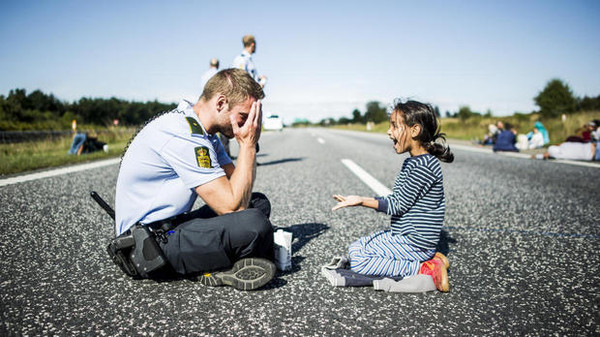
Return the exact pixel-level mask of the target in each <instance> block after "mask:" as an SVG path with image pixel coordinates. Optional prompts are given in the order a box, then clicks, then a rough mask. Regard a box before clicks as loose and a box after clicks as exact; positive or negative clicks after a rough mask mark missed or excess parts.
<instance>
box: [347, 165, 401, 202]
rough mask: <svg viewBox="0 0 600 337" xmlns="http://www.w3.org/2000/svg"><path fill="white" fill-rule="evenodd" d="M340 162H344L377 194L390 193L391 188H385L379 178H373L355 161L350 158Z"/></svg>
mask: <svg viewBox="0 0 600 337" xmlns="http://www.w3.org/2000/svg"><path fill="white" fill-rule="evenodd" d="M342 164H344V165H345V166H346V167H347V168H348V169H349V170H350V171H351V172H352V173H354V174H355V175H356V176H357V177H358V178H359V179H360V180H362V182H363V183H365V184H366V185H367V186H369V188H371V189H372V190H373V191H374V192H375V193H377V195H380V196H384V195H389V194H392V190H390V189H389V188H387V187H386V186H385V185H383V184H382V183H380V182H379V180H377V179H375V178H374V177H373V176H372V175H370V174H369V173H368V172H367V171H365V170H364V169H363V168H362V167H360V166H358V165H357V164H356V163H355V162H353V161H352V160H350V159H342Z"/></svg>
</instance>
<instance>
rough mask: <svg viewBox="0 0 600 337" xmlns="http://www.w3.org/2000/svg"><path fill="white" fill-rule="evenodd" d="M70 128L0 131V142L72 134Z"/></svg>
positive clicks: (44, 138) (42, 138)
mask: <svg viewBox="0 0 600 337" xmlns="http://www.w3.org/2000/svg"><path fill="white" fill-rule="evenodd" d="M72 134H73V132H72V131H70V130H62V131H54V130H52V131H50V130H47V131H0V144H11V143H25V142H33V141H36V140H48V139H57V138H61V137H66V136H69V135H72Z"/></svg>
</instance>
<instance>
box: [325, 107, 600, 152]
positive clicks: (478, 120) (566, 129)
mask: <svg viewBox="0 0 600 337" xmlns="http://www.w3.org/2000/svg"><path fill="white" fill-rule="evenodd" d="M538 119H539V116H538V115H537V114H531V115H517V116H507V117H489V118H486V117H472V118H470V119H468V120H466V121H461V120H459V119H458V118H442V119H441V125H442V132H444V133H446V137H447V138H450V139H461V140H474V139H479V140H481V139H483V135H484V134H485V133H487V130H488V125H489V124H495V123H496V121H498V120H501V121H503V122H505V123H506V122H508V123H511V124H512V125H514V126H516V129H517V131H518V133H523V134H526V133H527V132H529V131H531V130H532V129H533V125H534V124H535V122H536V121H537V120H538ZM592 119H600V111H590V112H580V113H576V114H572V115H569V116H567V119H566V120H565V121H564V122H563V121H562V120H561V118H560V117H558V118H551V119H544V120H542V123H543V124H544V126H545V127H546V129H547V130H548V133H549V135H550V143H551V144H559V143H561V142H564V141H565V139H566V138H567V137H569V136H571V135H575V134H577V132H578V129H579V128H581V127H582V126H583V125H584V124H585V123H587V122H589V121H590V120H592ZM388 127H389V124H388V122H383V123H379V124H375V125H374V126H373V128H372V129H371V130H370V131H367V129H366V126H365V125H364V124H347V125H336V126H334V128H336V129H343V130H355V131H365V132H374V133H386V131H387V129H388Z"/></svg>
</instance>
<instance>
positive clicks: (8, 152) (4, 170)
mask: <svg viewBox="0 0 600 337" xmlns="http://www.w3.org/2000/svg"><path fill="white" fill-rule="evenodd" d="M132 133H133V131H132V130H128V129H122V128H119V129H110V130H101V131H99V132H98V134H99V136H98V140H100V141H102V142H105V143H107V144H108V153H106V152H104V151H99V152H94V153H90V154H82V155H80V156H76V155H69V154H67V151H68V150H69V148H70V147H71V141H72V138H71V137H65V138H61V139H56V140H47V141H35V142H26V143H17V144H0V175H6V174H14V173H20V172H25V171H31V170H37V169H43V168H48V167H55V166H62V165H67V164H75V163H81V162H87V161H92V160H98V159H106V158H112V157H118V156H120V155H121V154H122V153H123V149H124V148H125V145H126V144H127V141H128V140H129V138H130V137H131V135H132Z"/></svg>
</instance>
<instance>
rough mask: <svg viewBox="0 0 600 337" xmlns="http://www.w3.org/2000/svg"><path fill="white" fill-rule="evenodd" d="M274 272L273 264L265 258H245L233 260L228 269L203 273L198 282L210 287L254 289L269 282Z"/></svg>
mask: <svg viewBox="0 0 600 337" xmlns="http://www.w3.org/2000/svg"><path fill="white" fill-rule="evenodd" d="M275 272H276V267H275V264H273V262H271V261H269V260H267V259H262V258H246V259H241V260H239V261H237V262H235V263H234V264H233V267H231V269H229V270H226V271H220V272H215V273H206V274H204V275H203V276H202V278H201V279H200V283H202V284H204V285H207V286H212V287H217V286H222V285H227V286H230V287H233V288H235V289H238V290H254V289H258V288H260V287H262V286H264V285H265V284H267V283H269V281H271V280H272V279H273V277H274V276H275Z"/></svg>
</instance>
